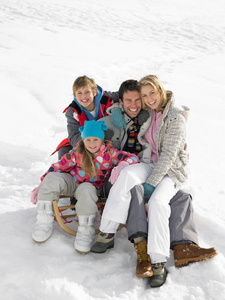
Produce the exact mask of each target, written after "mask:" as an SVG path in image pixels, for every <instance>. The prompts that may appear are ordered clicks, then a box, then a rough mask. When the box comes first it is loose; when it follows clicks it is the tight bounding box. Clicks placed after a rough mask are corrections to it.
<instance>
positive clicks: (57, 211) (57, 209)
mask: <svg viewBox="0 0 225 300" xmlns="http://www.w3.org/2000/svg"><path fill="white" fill-rule="evenodd" d="M60 198H72V196H71V197H69V196H63V195H62V196H60ZM105 201H106V198H101V197H100V198H99V200H98V201H97V203H96V204H97V205H101V204H105ZM52 206H53V211H54V213H55V219H56V221H57V222H58V224H59V225H60V227H61V228H62V229H63V230H65V231H66V232H68V233H69V234H71V235H76V234H77V231H76V230H72V229H70V228H69V227H68V226H67V225H66V224H65V223H64V222H63V219H66V218H73V217H75V216H76V215H77V214H76V213H75V214H72V215H63V219H62V216H61V214H60V213H61V212H62V211H64V210H67V209H75V207H76V204H73V205H64V206H58V202H57V201H56V200H54V201H53V202H52ZM95 232H96V233H99V229H96V230H95Z"/></svg>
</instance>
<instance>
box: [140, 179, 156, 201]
mask: <svg viewBox="0 0 225 300" xmlns="http://www.w3.org/2000/svg"><path fill="white" fill-rule="evenodd" d="M142 185H143V187H144V196H145V197H146V198H148V199H149V198H150V197H151V195H152V193H153V192H154V190H155V187H154V186H152V185H151V184H149V183H146V182H145V183H143V184H142Z"/></svg>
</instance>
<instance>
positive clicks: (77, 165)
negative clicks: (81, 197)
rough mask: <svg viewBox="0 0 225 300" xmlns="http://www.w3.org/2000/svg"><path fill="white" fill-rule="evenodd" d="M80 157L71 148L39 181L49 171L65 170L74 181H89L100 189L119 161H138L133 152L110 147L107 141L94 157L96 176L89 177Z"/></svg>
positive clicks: (130, 162)
mask: <svg viewBox="0 0 225 300" xmlns="http://www.w3.org/2000/svg"><path fill="white" fill-rule="evenodd" d="M109 150H110V151H109ZM110 153H111V155H110ZM81 157H82V155H81V154H79V156H78V153H77V152H76V151H74V150H71V151H70V152H69V153H67V154H65V155H64V156H63V157H62V158H61V160H59V161H58V162H56V163H54V164H52V165H51V167H50V168H49V169H48V171H47V172H45V174H44V175H43V176H42V177H41V181H42V180H43V179H44V177H45V176H46V175H47V174H48V173H50V172H67V173H70V174H71V175H72V176H73V178H74V180H75V182H76V183H78V184H80V183H83V182H90V183H92V184H93V185H94V186H95V187H96V188H97V189H98V190H100V189H101V188H102V186H103V183H104V181H105V179H106V178H108V177H109V175H110V173H111V170H112V169H113V168H114V167H115V166H117V165H118V164H119V163H120V162H121V161H126V162H127V163H128V164H129V165H132V164H136V163H138V162H139V159H138V157H137V156H136V155H135V154H131V153H129V152H125V151H119V150H117V149H114V148H112V144H111V143H108V145H107V146H105V145H102V146H101V148H100V151H99V153H98V154H97V155H96V156H95V158H94V163H95V166H96V173H97V176H96V177H89V176H88V175H87V174H86V173H85V172H84V170H83V168H82V166H81Z"/></svg>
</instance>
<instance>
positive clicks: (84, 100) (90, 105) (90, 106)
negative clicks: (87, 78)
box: [75, 85, 97, 111]
mask: <svg viewBox="0 0 225 300" xmlns="http://www.w3.org/2000/svg"><path fill="white" fill-rule="evenodd" d="M96 95H97V90H96V91H95V93H94V94H93V92H92V89H91V88H90V87H89V86H88V85H87V86H84V87H81V88H78V89H77V90H76V92H75V98H76V99H77V101H78V103H79V104H80V105H82V106H83V107H84V108H85V109H86V110H88V111H92V110H94V109H95V103H94V97H95V96H96Z"/></svg>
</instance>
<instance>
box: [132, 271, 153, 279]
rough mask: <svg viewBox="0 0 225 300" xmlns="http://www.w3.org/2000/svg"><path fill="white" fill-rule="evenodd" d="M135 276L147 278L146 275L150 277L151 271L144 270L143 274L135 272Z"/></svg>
mask: <svg viewBox="0 0 225 300" xmlns="http://www.w3.org/2000/svg"><path fill="white" fill-rule="evenodd" d="M136 276H137V277H138V278H147V277H152V276H153V272H148V273H147V272H146V273H144V274H138V275H137V274H136Z"/></svg>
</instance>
